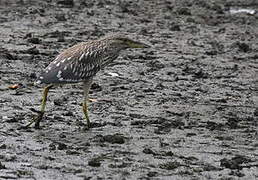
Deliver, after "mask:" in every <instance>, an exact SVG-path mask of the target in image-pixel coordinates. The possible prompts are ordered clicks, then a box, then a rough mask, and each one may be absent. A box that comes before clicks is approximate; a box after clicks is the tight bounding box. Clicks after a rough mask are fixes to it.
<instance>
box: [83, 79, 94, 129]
mask: <svg viewBox="0 0 258 180" xmlns="http://www.w3.org/2000/svg"><path fill="white" fill-rule="evenodd" d="M92 80H93V79H92V78H89V79H87V80H86V81H85V82H83V91H84V101H83V106H82V107H83V113H84V116H85V119H86V121H87V126H88V128H90V118H89V115H88V96H89V91H90V86H91V83H92Z"/></svg>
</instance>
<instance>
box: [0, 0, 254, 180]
mask: <svg viewBox="0 0 258 180" xmlns="http://www.w3.org/2000/svg"><path fill="white" fill-rule="evenodd" d="M231 8H247V9H248V8H249V9H254V10H258V4H257V3H256V4H255V1H252V0H250V1H248V0H231V1H230V0H226V1H222V0H221V1H219V0H190V1H189V0H184V1H179V0H178V1H175V0H174V1H173V0H166V1H165V0H164V1H157V0H148V1H144V0H139V1H130V0H128V1H116V0H101V1H97V0H87V1H85V2H84V1H75V2H74V3H73V1H71V0H70V1H68V0H58V1H51V0H48V1H36V0H23V1H22V0H20V1H18V0H17V1H14V0H12V1H9V0H1V1H0V23H1V28H0V47H1V49H0V64H1V66H0V74H1V76H0V109H1V114H0V122H1V124H0V126H1V127H0V179H55V180H61V179H62V180H63V179H75V180H77V179H85V180H86V179H225V180H226V179H246V180H247V179H248V180H250V179H258V141H257V138H258V130H257V125H258V95H257V89H258V88H257V87H258V84H257V82H258V81H257V80H258V60H257V59H258V26H257V24H258V14H257V13H255V14H248V13H246V12H243V13H236V14H230V9H231ZM115 32H124V33H126V34H128V35H129V36H130V37H132V38H133V39H139V40H141V41H143V42H146V43H148V44H150V45H151V46H152V48H150V49H142V50H128V51H125V52H123V53H122V54H121V56H120V57H119V58H118V59H117V61H116V63H114V64H113V65H112V66H110V67H107V68H106V69H105V70H104V71H101V72H99V73H98V75H97V76H96V78H95V81H94V82H95V83H94V84H93V86H92V88H91V92H90V97H91V98H93V99H97V101H96V102H92V103H90V107H89V110H90V118H91V121H92V122H93V126H94V128H92V129H91V130H84V128H83V124H84V123H85V122H84V119H83V114H82V108H81V105H82V98H83V95H82V86H81V84H74V85H67V86H63V87H57V88H54V89H52V90H51V92H50V94H49V101H48V104H47V112H46V115H45V118H44V121H43V122H42V126H41V129H40V130H35V129H34V128H29V129H22V128H21V127H22V126H23V125H25V124H27V123H28V122H29V121H30V119H31V118H32V117H33V116H34V115H35V114H34V113H33V112H32V111H31V110H30V109H31V108H35V109H39V106H40V100H41V93H42V87H37V86H34V85H33V82H34V81H35V79H36V77H37V76H38V73H39V72H40V71H41V70H42V69H43V68H44V67H46V66H47V65H48V64H49V62H50V61H52V60H53V59H54V57H55V56H56V55H57V54H58V52H59V51H60V50H62V49H64V48H67V47H69V46H71V45H73V44H76V43H78V42H80V41H87V40H89V39H97V38H98V37H100V36H103V35H105V34H108V33H115ZM16 84H20V88H18V89H15V87H12V88H13V89H10V88H9V87H10V86H13V85H16Z"/></svg>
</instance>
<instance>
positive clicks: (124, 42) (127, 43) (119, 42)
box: [107, 35, 150, 49]
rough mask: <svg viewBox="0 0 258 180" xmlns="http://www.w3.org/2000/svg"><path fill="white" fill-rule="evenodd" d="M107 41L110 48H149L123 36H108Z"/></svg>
mask: <svg viewBox="0 0 258 180" xmlns="http://www.w3.org/2000/svg"><path fill="white" fill-rule="evenodd" d="M107 39H108V41H110V43H111V46H113V47H120V48H121V49H127V48H149V47H150V46H149V45H147V44H145V43H142V42H139V41H134V40H132V39H130V38H128V37H126V36H123V35H115V36H110V37H108V38H107Z"/></svg>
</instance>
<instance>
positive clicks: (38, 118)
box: [23, 109, 44, 129]
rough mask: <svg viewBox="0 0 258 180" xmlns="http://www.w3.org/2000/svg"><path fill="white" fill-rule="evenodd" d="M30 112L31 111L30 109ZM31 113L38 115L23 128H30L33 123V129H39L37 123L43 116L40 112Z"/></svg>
mask: <svg viewBox="0 0 258 180" xmlns="http://www.w3.org/2000/svg"><path fill="white" fill-rule="evenodd" d="M31 110H32V109H31ZM32 111H33V112H37V113H38V115H37V116H35V117H33V119H32V120H31V121H30V122H29V123H28V124H27V125H25V126H24V127H23V128H28V127H30V126H31V125H32V124H33V123H35V126H34V127H35V129H39V123H40V121H41V120H42V118H43V115H44V112H41V111H37V110H35V109H33V110H32Z"/></svg>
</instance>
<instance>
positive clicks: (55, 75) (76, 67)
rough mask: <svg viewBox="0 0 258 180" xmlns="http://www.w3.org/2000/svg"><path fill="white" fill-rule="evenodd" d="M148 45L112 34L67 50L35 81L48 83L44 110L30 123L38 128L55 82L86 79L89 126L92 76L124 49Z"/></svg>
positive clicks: (85, 108)
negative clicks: (48, 95)
mask: <svg viewBox="0 0 258 180" xmlns="http://www.w3.org/2000/svg"><path fill="white" fill-rule="evenodd" d="M147 47H149V46H148V45H146V44H143V43H140V42H137V41H133V40H131V39H129V38H127V37H125V36H122V35H113V36H108V37H104V38H101V39H99V40H94V41H89V42H82V43H79V44H77V45H74V46H72V47H70V48H68V49H66V50H64V51H63V52H61V53H60V54H59V55H58V56H57V57H56V59H55V60H54V61H52V62H51V63H50V64H49V65H48V66H47V68H46V69H45V70H44V71H43V73H42V74H41V75H40V76H39V78H38V80H37V81H36V83H37V84H49V85H48V86H46V87H45V89H44V92H43V101H42V105H41V111H40V112H39V115H38V116H37V117H36V118H35V119H34V120H33V121H32V122H31V123H30V124H32V123H33V122H35V127H36V128H39V123H40V121H41V119H42V117H43V114H44V112H45V105H46V100H47V94H48V91H49V89H50V88H51V87H52V86H53V85H55V84H65V83H78V82H83V89H84V103H83V112H84V114H85V118H86V120H87V124H88V127H89V126H90V121H89V117H88V108H87V100H88V93H89V88H90V86H91V83H92V80H93V77H94V76H95V75H96V73H97V72H98V71H99V70H100V69H102V68H104V67H105V66H107V65H108V64H110V63H111V62H112V61H113V60H115V59H116V58H117V57H118V55H119V52H120V51H121V50H124V49H127V48H147ZM30 124H28V126H29V125H30Z"/></svg>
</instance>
